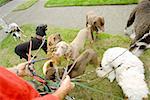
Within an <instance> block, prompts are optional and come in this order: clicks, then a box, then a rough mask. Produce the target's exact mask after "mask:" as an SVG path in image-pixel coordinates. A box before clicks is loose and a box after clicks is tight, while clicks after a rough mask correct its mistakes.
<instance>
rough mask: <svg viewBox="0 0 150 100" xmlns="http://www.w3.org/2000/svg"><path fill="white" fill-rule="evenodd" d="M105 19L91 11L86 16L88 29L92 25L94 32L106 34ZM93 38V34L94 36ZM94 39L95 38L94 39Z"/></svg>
mask: <svg viewBox="0 0 150 100" xmlns="http://www.w3.org/2000/svg"><path fill="white" fill-rule="evenodd" d="M104 24H105V21H104V17H103V16H97V15H96V14H95V13H94V12H93V11H90V12H88V13H87V15H86V27H88V26H89V25H91V30H92V32H94V31H95V32H96V33H97V34H98V33H101V32H104ZM92 36H93V34H92ZM96 37H97V35H96ZM93 39H94V37H93Z"/></svg>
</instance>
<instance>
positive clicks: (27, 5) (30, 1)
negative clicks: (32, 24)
mask: <svg viewBox="0 0 150 100" xmlns="http://www.w3.org/2000/svg"><path fill="white" fill-rule="evenodd" d="M36 2H38V0H26V1H25V2H24V3H23V4H21V5H19V6H17V7H16V8H15V9H14V10H13V11H20V10H26V9H28V8H30V7H31V6H32V5H34V4H35V3H36Z"/></svg>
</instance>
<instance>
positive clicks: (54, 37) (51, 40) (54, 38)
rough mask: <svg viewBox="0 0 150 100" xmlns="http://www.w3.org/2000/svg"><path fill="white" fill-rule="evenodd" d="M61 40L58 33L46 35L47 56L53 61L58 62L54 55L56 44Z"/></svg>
mask: <svg viewBox="0 0 150 100" xmlns="http://www.w3.org/2000/svg"><path fill="white" fill-rule="evenodd" d="M60 41H62V39H61V36H60V34H58V33H56V34H51V35H50V36H49V37H48V41H47V56H48V57H49V58H51V59H53V60H54V61H55V63H59V59H58V57H57V56H55V55H54V52H55V51H56V44H57V43H59V42H60Z"/></svg>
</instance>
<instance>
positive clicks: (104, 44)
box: [0, 24, 150, 100]
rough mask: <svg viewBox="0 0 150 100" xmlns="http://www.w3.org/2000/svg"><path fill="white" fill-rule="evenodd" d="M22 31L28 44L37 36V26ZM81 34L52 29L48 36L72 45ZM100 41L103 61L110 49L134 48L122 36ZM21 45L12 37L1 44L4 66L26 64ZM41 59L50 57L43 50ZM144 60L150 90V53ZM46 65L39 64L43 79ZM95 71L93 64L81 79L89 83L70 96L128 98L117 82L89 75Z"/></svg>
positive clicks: (101, 99)
mask: <svg viewBox="0 0 150 100" xmlns="http://www.w3.org/2000/svg"><path fill="white" fill-rule="evenodd" d="M21 28H22V30H23V31H24V33H25V35H27V36H28V37H27V39H26V40H29V39H30V37H31V36H34V35H35V26H34V25H29V24H27V25H23V26H22V27H21ZM78 31H79V30H75V29H63V28H56V27H49V28H48V31H47V36H48V35H50V34H52V33H56V32H57V33H60V34H61V36H62V38H63V40H65V41H67V42H70V41H72V40H73V39H74V37H75V36H76V33H77V32H78ZM98 38H99V39H98V40H97V41H96V42H95V43H94V45H93V49H94V50H95V51H96V52H97V54H98V56H99V58H100V59H101V58H102V55H103V53H104V52H105V51H106V50H107V49H108V48H111V47H116V46H119V47H125V48H127V47H128V46H129V44H130V40H129V38H127V37H125V36H121V35H111V34H106V33H104V34H100V35H99V37H98ZM19 43H21V42H20V41H19V42H15V41H14V40H13V38H12V36H8V37H7V38H5V39H4V40H3V41H2V42H1V43H0V59H1V60H0V64H1V65H3V66H7V67H12V66H14V65H16V64H18V63H20V62H22V61H23V60H20V59H19V57H18V56H17V55H16V54H15V53H14V48H15V46H16V45H17V44H19ZM85 48H89V46H88V42H87V43H86V47H85ZM32 53H35V52H32ZM40 57H46V55H45V53H44V52H43V51H42V50H41V51H40V53H39V54H38V57H37V58H40ZM141 60H142V61H143V62H144V64H145V76H146V81H147V83H148V86H149V87H150V67H149V66H150V62H149V61H150V50H147V51H146V52H144V54H143V55H142V56H141ZM63 62H65V61H63ZM43 64H44V61H42V62H38V63H35V68H36V71H37V73H38V74H39V75H42V76H43V74H42V68H41V67H42V65H43ZM91 71H95V68H94V67H93V66H92V65H90V64H89V65H88V66H87V69H86V72H85V73H86V74H84V75H83V76H81V79H82V80H86V82H82V86H78V85H76V87H75V89H74V90H73V91H72V92H71V93H70V95H71V96H73V97H75V98H76V100H120V98H121V99H122V98H123V97H124V95H123V93H122V90H121V88H120V87H119V86H118V85H117V82H116V81H114V82H113V83H110V82H109V81H108V79H104V80H102V79H101V78H97V77H96V74H95V72H93V73H90V74H87V72H91ZM27 79H28V78H27ZM83 84H84V85H83ZM85 85H86V86H89V87H90V88H89V89H88V87H86V86H85ZM83 87H84V88H83ZM91 88H92V89H91ZM95 89H96V90H95Z"/></svg>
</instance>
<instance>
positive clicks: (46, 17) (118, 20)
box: [0, 0, 136, 33]
mask: <svg viewBox="0 0 150 100" xmlns="http://www.w3.org/2000/svg"><path fill="white" fill-rule="evenodd" d="M16 1H20V0H16ZM44 3H45V0H39V1H38V2H37V3H36V4H35V5H33V6H32V7H31V8H29V9H27V10H24V11H18V12H11V13H9V14H8V15H7V16H6V17H5V19H7V21H8V22H16V23H18V24H19V25H22V24H26V23H33V24H41V23H47V24H48V25H52V26H58V27H65V28H77V29H81V28H83V27H85V15H86V13H87V12H88V11H90V10H93V11H95V12H96V13H97V14H98V15H102V16H104V17H105V22H106V24H105V31H106V32H108V33H123V30H124V27H125V25H126V22H127V19H128V17H129V15H130V13H131V11H132V9H133V8H134V7H135V6H136V5H116V6H115V5H112V6H86V7H84V6H79V7H55V8H44ZM0 9H1V8H0Z"/></svg>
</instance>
